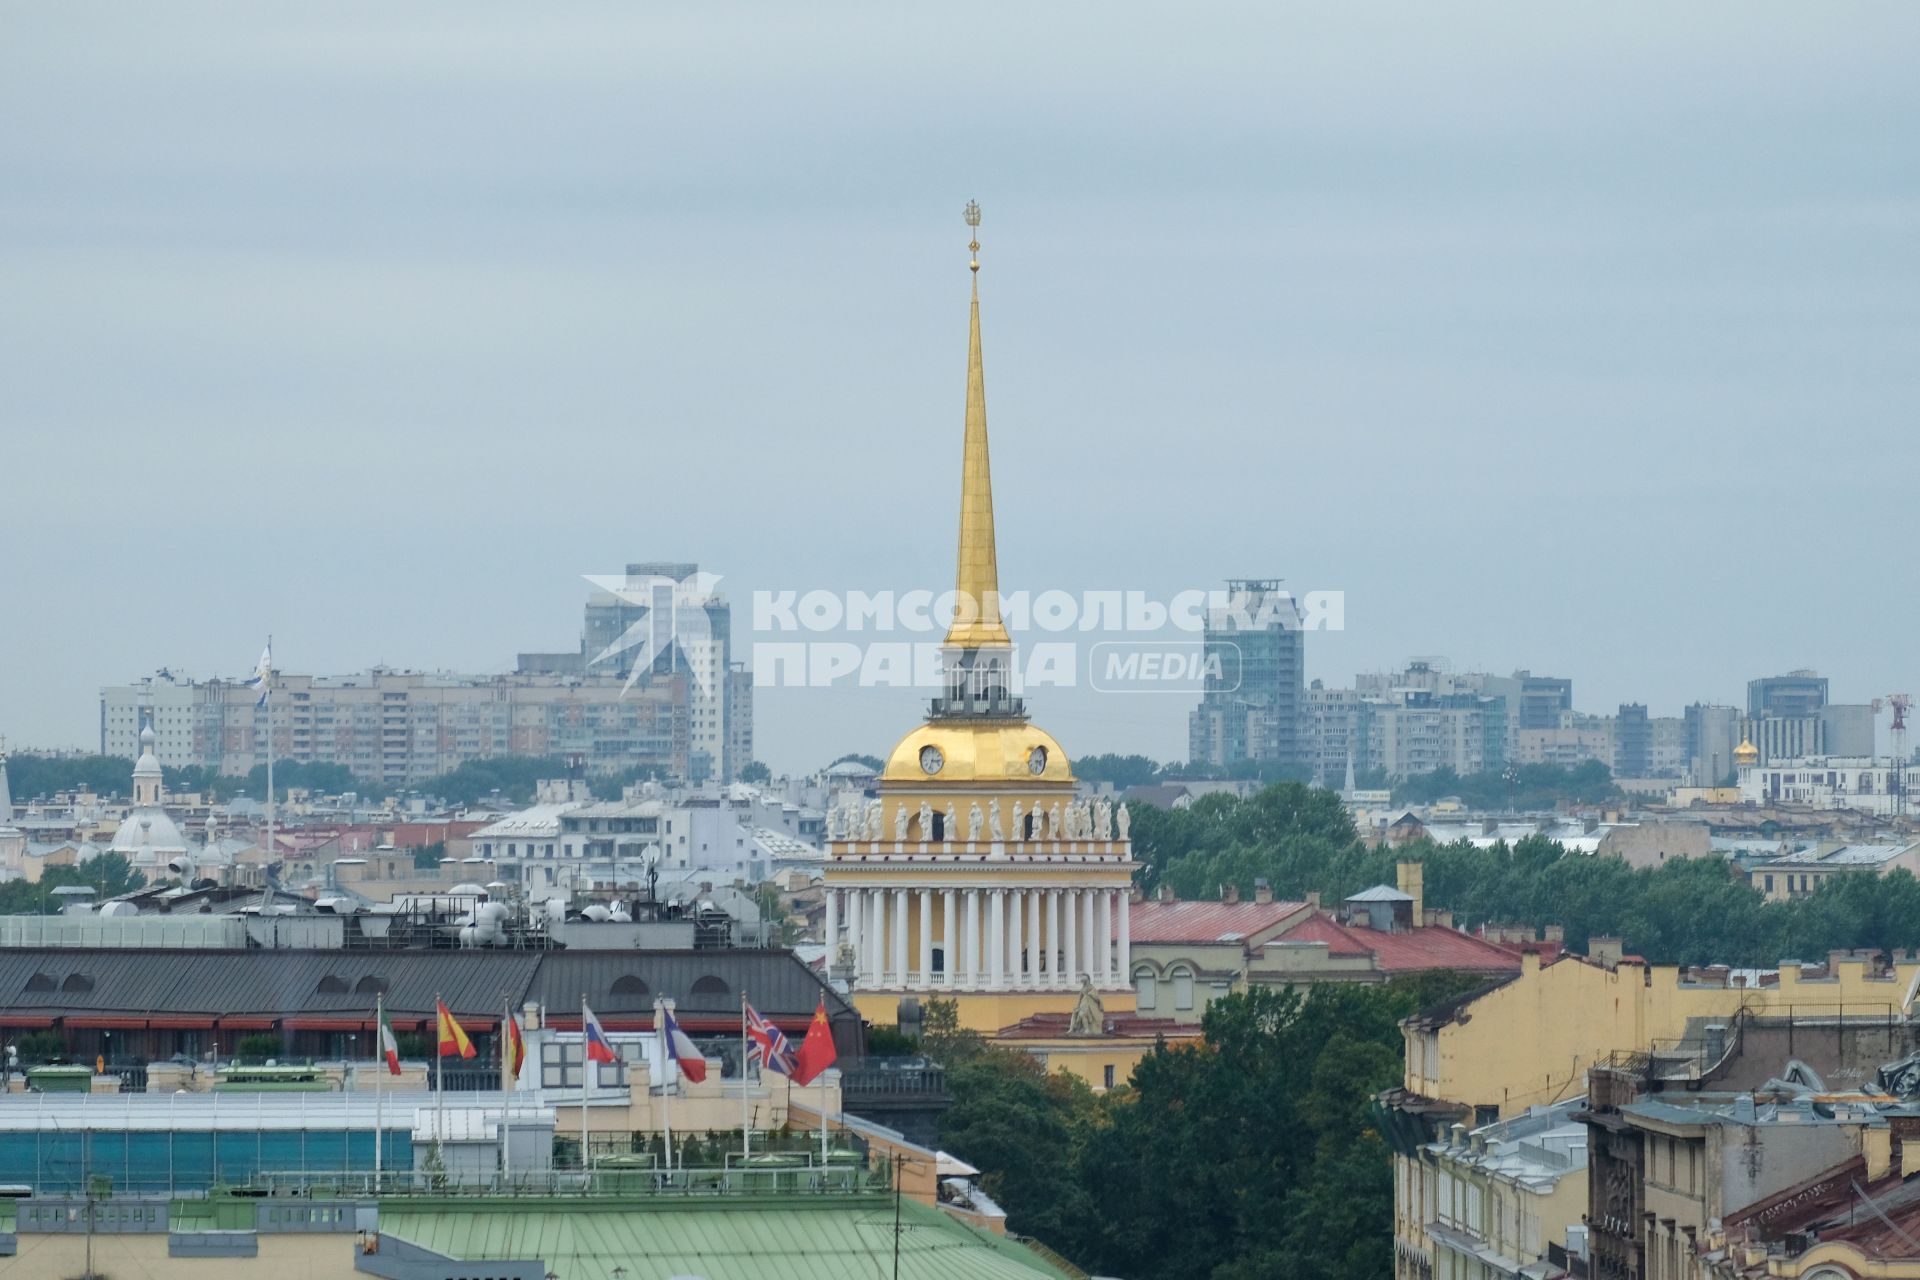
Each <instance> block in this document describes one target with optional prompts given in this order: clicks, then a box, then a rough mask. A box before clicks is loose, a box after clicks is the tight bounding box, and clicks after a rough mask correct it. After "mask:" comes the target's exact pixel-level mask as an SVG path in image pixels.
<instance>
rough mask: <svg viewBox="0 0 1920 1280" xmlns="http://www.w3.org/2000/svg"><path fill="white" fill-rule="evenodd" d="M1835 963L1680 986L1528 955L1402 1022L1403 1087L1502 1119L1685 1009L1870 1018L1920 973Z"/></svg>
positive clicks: (1672, 1025)
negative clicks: (1821, 972)
mask: <svg viewBox="0 0 1920 1280" xmlns="http://www.w3.org/2000/svg"><path fill="white" fill-rule="evenodd" d="M1835 968H1836V970H1837V972H1836V974H1835V976H1834V977H1832V978H1824V979H1817V980H1811V981H1809V980H1805V979H1803V978H1801V976H1800V972H1799V970H1798V969H1797V968H1793V967H1787V968H1784V969H1782V970H1781V972H1780V982H1779V985H1778V986H1766V987H1716V986H1707V985H1692V984H1683V983H1681V981H1680V972H1679V970H1678V969H1677V968H1676V967H1674V966H1671V965H1655V966H1653V967H1652V969H1651V970H1649V969H1647V968H1646V967H1644V966H1642V965H1639V964H1634V963H1629V962H1623V963H1621V964H1620V965H1619V966H1618V967H1616V968H1614V969H1612V970H1608V969H1606V968H1603V967H1601V966H1599V965H1595V964H1589V963H1586V962H1584V961H1580V960H1574V959H1566V960H1562V961H1560V962H1559V963H1557V964H1552V965H1548V966H1546V967H1545V968H1542V967H1541V966H1540V962H1539V959H1538V957H1536V956H1527V957H1525V958H1524V960H1523V964H1522V969H1521V973H1520V977H1519V978H1517V979H1515V980H1514V981H1513V982H1510V983H1508V984H1506V985H1505V986H1503V987H1499V988H1497V989H1495V990H1493V991H1491V992H1488V993H1487V994H1486V995H1484V996H1482V997H1480V998H1479V999H1478V1000H1475V1001H1473V1002H1472V1003H1471V1004H1469V1005H1467V1006H1465V1007H1464V1008H1463V1009H1462V1010H1461V1011H1460V1013H1461V1014H1462V1015H1464V1016H1456V1017H1455V1019H1454V1020H1453V1021H1452V1022H1449V1023H1448V1024H1447V1025H1445V1026H1442V1027H1440V1028H1439V1029H1438V1030H1437V1031H1432V1032H1421V1031H1419V1030H1417V1029H1414V1028H1409V1029H1408V1030H1407V1033H1406V1034H1407V1037H1408V1043H1407V1074H1406V1087H1407V1089H1408V1091H1409V1092H1412V1093H1417V1094H1419V1095H1421V1096H1422V1097H1427V1098H1434V1099H1438V1100H1443V1101H1447V1102H1455V1103H1461V1104H1465V1105H1468V1106H1476V1107H1479V1106H1497V1107H1499V1109H1500V1115H1501V1117H1502V1118H1503V1119H1504V1118H1506V1117H1508V1116H1511V1115H1513V1114H1515V1113H1516V1112H1518V1111H1520V1110H1523V1109H1524V1108H1526V1107H1528V1106H1532V1105H1536V1104H1541V1103H1550V1102H1556V1101H1559V1100H1560V1099H1562V1098H1566V1097H1569V1096H1571V1095H1572V1094H1574V1093H1577V1092H1579V1090H1580V1089H1582V1088H1583V1087H1584V1079H1585V1075H1586V1071H1587V1068H1588V1067H1590V1066H1592V1065H1593V1064H1594V1063H1595V1062H1604V1061H1605V1060H1606V1058H1607V1057H1608V1056H1609V1055H1610V1054H1612V1053H1615V1052H1631V1051H1641V1050H1645V1049H1647V1048H1648V1047H1650V1046H1651V1045H1652V1044H1653V1043H1654V1042H1655V1041H1667V1040H1678V1039H1680V1038H1681V1037H1682V1036H1683V1035H1685V1034H1686V1031H1687V1022H1688V1020H1689V1019H1692V1018H1724V1019H1729V1020H1731V1019H1732V1018H1733V1017H1734V1016H1735V1015H1737V1014H1739V1013H1740V1012H1741V1010H1743V1009H1745V1010H1747V1011H1749V1012H1750V1013H1752V1014H1754V1015H1756V1016H1766V1015H1769V1014H1775V1015H1778V1016H1785V1015H1786V1014H1787V1013H1788V1012H1789V1011H1790V1010H1793V1009H1796V1008H1797V1009H1798V1010H1799V1011H1800V1012H1801V1013H1803V1014H1811V1013H1813V1012H1814V1011H1815V1010H1818V1011H1820V1012H1821V1013H1823V1014H1824V1015H1825V1016H1833V1015H1834V1013H1835V1012H1836V1011H1837V1010H1839V1009H1840V1008H1841V1007H1842V1006H1845V1007H1847V1008H1849V1009H1852V1010H1855V1011H1857V1014H1858V1016H1859V1017H1862V1018H1866V1017H1870V1016H1874V1015H1875V1014H1876V1013H1880V1014H1884V1012H1885V1011H1886V1010H1887V1009H1888V1008H1889V1007H1890V1006H1891V1007H1894V1008H1895V1009H1897V1008H1898V1007H1899V1006H1900V1005H1901V1004H1902V1002H1903V1001H1904V1000H1905V997H1906V993H1907V990H1908V988H1909V987H1910V986H1911V985H1912V983H1913V980H1914V977H1915V975H1916V974H1920V964H1916V963H1915V962H1912V961H1905V962H1902V963H1899V964H1896V965H1895V966H1893V968H1892V971H1891V973H1890V975H1889V976H1888V977H1886V978H1880V979H1872V978H1869V977H1868V976H1867V965H1866V962H1865V961H1864V960H1844V961H1841V962H1840V963H1839V964H1838V965H1836V966H1835ZM1422 1036H1425V1037H1427V1038H1428V1040H1429V1043H1428V1044H1427V1045H1425V1046H1423V1045H1421V1044H1420V1043H1419V1042H1418V1041H1419V1038H1420V1037H1422Z"/></svg>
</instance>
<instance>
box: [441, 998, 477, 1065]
mask: <svg viewBox="0 0 1920 1280" xmlns="http://www.w3.org/2000/svg"><path fill="white" fill-rule="evenodd" d="M434 1006H435V1008H437V1009H438V1010H439V1012H440V1056H441V1057H443V1058H450V1057H454V1056H456V1055H457V1056H459V1057H462V1058H471V1057H472V1056H473V1041H471V1040H469V1039H467V1032H466V1028H464V1027H462V1026H461V1025H460V1024H459V1023H458V1022H455V1021H454V1019H453V1015H452V1014H451V1013H449V1012H448V1011H447V1002H446V1001H444V1000H437V1001H435V1002H434Z"/></svg>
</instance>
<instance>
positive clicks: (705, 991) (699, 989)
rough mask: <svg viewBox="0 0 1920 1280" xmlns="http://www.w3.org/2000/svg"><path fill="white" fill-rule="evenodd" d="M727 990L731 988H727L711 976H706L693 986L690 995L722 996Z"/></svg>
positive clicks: (722, 982) (719, 980)
mask: <svg viewBox="0 0 1920 1280" xmlns="http://www.w3.org/2000/svg"><path fill="white" fill-rule="evenodd" d="M729 990H731V988H729V987H728V986H727V984H726V983H725V982H724V981H722V980H721V979H719V978H716V977H714V976H713V975H712V974H708V975H707V976H706V977H704V978H701V979H699V980H698V981H696V982H695V983H694V984H693V990H692V992H691V994H693V995H696V996H724V995H726V994H727V992H728V991H729Z"/></svg>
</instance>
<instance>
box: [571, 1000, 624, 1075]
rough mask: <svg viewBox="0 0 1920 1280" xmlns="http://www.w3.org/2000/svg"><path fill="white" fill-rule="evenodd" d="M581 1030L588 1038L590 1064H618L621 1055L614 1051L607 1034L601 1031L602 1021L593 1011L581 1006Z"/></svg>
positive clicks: (588, 1059)
mask: <svg viewBox="0 0 1920 1280" xmlns="http://www.w3.org/2000/svg"><path fill="white" fill-rule="evenodd" d="M580 1015H581V1020H582V1021H581V1030H582V1031H583V1032H584V1033H585V1034H586V1038H587V1061H588V1062H618V1061H620V1055H619V1054H617V1053H615V1052H614V1051H613V1045H612V1043H611V1042H609V1041H608V1039H607V1033H606V1032H605V1031H602V1030H601V1029H600V1019H598V1018H596V1017H594V1016H593V1010H591V1009H589V1008H587V1006H585V1005H581V1006H580Z"/></svg>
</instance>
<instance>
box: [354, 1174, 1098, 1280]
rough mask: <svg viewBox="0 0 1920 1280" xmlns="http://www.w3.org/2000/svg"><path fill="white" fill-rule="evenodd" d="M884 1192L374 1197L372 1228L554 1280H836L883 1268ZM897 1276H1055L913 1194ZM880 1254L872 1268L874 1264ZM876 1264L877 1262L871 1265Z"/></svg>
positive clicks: (887, 1225) (887, 1233)
mask: <svg viewBox="0 0 1920 1280" xmlns="http://www.w3.org/2000/svg"><path fill="white" fill-rule="evenodd" d="M893 1212H894V1205H893V1199H892V1197H890V1196H828V1195H823V1196H817V1197H805V1198H796V1197H793V1196H778V1197H775V1196H765V1197H761V1196H728V1197H726V1198H725V1199H718V1198H716V1199H714V1200H707V1201H699V1200H654V1199H649V1200H647V1201H644V1202H639V1201H632V1200H621V1201H615V1202H611V1203H608V1202H605V1201H602V1202H598V1203H595V1202H591V1201H588V1202H581V1201H566V1200H544V1199H543V1200H522V1201H509V1200H492V1201H487V1202H484V1203H481V1204H475V1203H474V1202H472V1201H470V1200H468V1201H459V1200H442V1201H421V1200H418V1199H415V1198H412V1197H409V1198H407V1199H405V1200H399V1201H394V1200H386V1201H382V1203H381V1205H380V1234H381V1235H383V1236H397V1237H399V1238H400V1239H402V1240H405V1241H407V1242H409V1243H411V1244H415V1245H418V1246H420V1247H421V1248H423V1249H430V1250H432V1251H433V1252H435V1253H438V1254H441V1255H443V1256H446V1257H450V1258H457V1259H459V1260H461V1261H468V1262H479V1261H502V1260H513V1259H523V1260H532V1259H536V1258H537V1259H539V1260H540V1261H542V1262H544V1263H545V1264H546V1265H547V1266H548V1267H549V1268H550V1269H551V1270H553V1271H554V1272H555V1273H556V1274H558V1275H559V1276H560V1280H604V1277H606V1276H609V1275H611V1274H613V1268H614V1267H616V1266H620V1267H625V1268H626V1274H627V1275H628V1276H629V1277H630V1278H631V1280H666V1278H667V1277H669V1276H700V1277H703V1280H766V1277H768V1276H778V1277H780V1280H844V1277H847V1276H854V1275H881V1274H891V1272H892V1264H893ZM900 1226H901V1234H900V1275H901V1276H902V1277H903V1280H996V1278H997V1277H1005V1278H1006V1280H1037V1278H1039V1277H1047V1278H1050V1280H1062V1277H1063V1276H1064V1273H1063V1272H1061V1271H1059V1270H1057V1269H1055V1268H1054V1267H1052V1266H1051V1265H1049V1264H1048V1263H1046V1262H1044V1261H1042V1260H1041V1258H1040V1257H1039V1255H1037V1254H1035V1253H1033V1252H1032V1251H1030V1250H1028V1249H1026V1248H1024V1247H1022V1246H1020V1245H1019V1244H1016V1243H1014V1242H1012V1241H1010V1240H1004V1239H1001V1238H1000V1237H998V1236H995V1235H992V1234H991V1233H989V1232H986V1231H983V1230H980V1229H977V1228H974V1227H970V1226H968V1225H966V1224H965V1223H962V1222H959V1221H957V1220H955V1219H954V1218H952V1217H950V1216H949V1215H947V1214H945V1213H943V1212H941V1211H940V1210H938V1209H934V1208H930V1207H928V1206H926V1205H922V1204H919V1203H916V1202H915V1201H911V1200H908V1201H905V1202H903V1203H902V1204H901V1206H900ZM883 1263H884V1266H882V1264H883ZM876 1267H878V1268H880V1269H878V1270H876Z"/></svg>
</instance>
